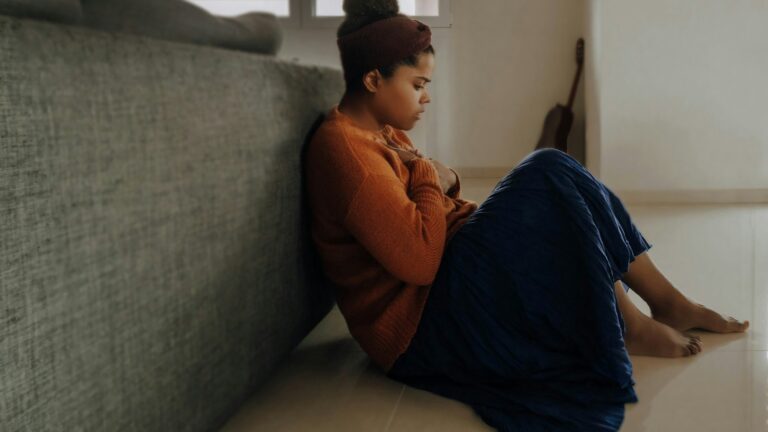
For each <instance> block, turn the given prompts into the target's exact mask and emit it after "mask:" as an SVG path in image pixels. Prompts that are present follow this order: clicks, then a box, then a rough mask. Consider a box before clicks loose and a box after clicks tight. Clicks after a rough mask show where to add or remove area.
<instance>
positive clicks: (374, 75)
mask: <svg viewBox="0 0 768 432" xmlns="http://www.w3.org/2000/svg"><path fill="white" fill-rule="evenodd" d="M381 79H382V76H381V73H380V72H379V70H378V69H374V70H372V71H370V72H368V73H366V74H365V76H363V85H364V86H365V88H366V89H368V91H369V92H371V93H376V91H377V90H378V89H379V85H381Z"/></svg>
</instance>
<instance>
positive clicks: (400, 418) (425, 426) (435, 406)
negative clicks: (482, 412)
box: [387, 386, 494, 432]
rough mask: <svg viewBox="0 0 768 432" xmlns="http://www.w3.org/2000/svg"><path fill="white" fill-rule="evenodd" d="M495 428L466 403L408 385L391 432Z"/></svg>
mask: <svg viewBox="0 0 768 432" xmlns="http://www.w3.org/2000/svg"><path fill="white" fill-rule="evenodd" d="M493 430H494V429H493V428H492V427H490V426H488V425H487V424H485V422H483V420H482V419H481V418H480V417H479V416H478V415H477V414H476V413H475V412H474V410H473V409H472V408H471V407H469V405H466V404H464V403H461V402H459V401H456V400H453V399H449V398H446V397H443V396H440V395H436V394H434V393H431V392H428V391H424V390H421V389H417V388H414V387H410V386H406V387H405V391H404V392H403V397H402V398H401V399H400V403H398V405H397V410H396V412H395V415H394V417H393V419H392V423H391V425H390V427H389V429H388V430H387V432H470V431H493Z"/></svg>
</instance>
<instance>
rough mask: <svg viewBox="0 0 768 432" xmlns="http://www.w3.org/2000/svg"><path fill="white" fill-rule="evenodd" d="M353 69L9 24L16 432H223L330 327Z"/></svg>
mask: <svg viewBox="0 0 768 432" xmlns="http://www.w3.org/2000/svg"><path fill="white" fill-rule="evenodd" d="M342 93H343V78H342V74H341V71H340V70H336V69H330V68H324V67H321V66H317V67H315V66H302V65H298V64H295V63H289V62H285V61H281V60H278V59H276V58H274V57H269V56H263V55H257V54H247V53H243V52H238V51H231V50H223V49H217V48H211V47H205V46H194V45H189V44H178V43H174V42H167V41H159V40H154V39H148V38H142V37H137V36H132V35H120V34H114V33H105V32H100V31H95V30H90V29H86V28H79V27H72V26H64V25H58V24H52V23H48V22H45V21H35V20H27V19H17V18H11V17H6V16H0V155H2V156H1V157H0V212H1V213H2V214H1V215H0V431H3V432H17V431H35V432H44V431H100V432H103V431H110V432H111V431H141V432H149V431H162V432H168V431H208V430H217V429H218V428H219V427H220V426H221V425H223V424H224V423H225V422H226V421H227V419H228V418H229V417H230V416H231V415H233V414H234V413H235V412H236V411H237V409H238V407H239V406H240V405H241V403H242V402H243V401H245V400H246V399H247V397H248V396H249V395H250V394H251V393H252V392H253V391H254V390H255V389H256V388H257V387H258V386H259V385H260V384H261V383H262V382H263V380H264V379H266V377H267V375H268V374H270V373H272V372H273V371H274V369H275V368H276V367H277V366H278V363H279V362H280V361H281V360H282V359H284V358H285V356H286V355H287V354H288V353H289V352H290V350H291V349H292V348H294V347H295V346H296V344H298V342H300V340H301V339H302V338H303V337H304V336H305V335H306V334H307V333H308V332H309V331H310V330H311V329H312V327H314V325H315V324H316V323H317V322H319V320H320V319H321V318H322V317H323V316H325V315H326V314H327V313H328V312H329V311H330V309H331V307H332V306H333V296H332V293H331V292H330V290H329V289H328V288H327V287H326V286H324V285H323V282H324V279H323V278H321V277H320V275H321V274H322V273H321V270H319V269H320V267H319V264H318V261H317V257H316V255H315V251H314V248H312V247H311V241H310V237H309V235H308V219H307V214H306V207H302V203H304V202H305V201H304V199H305V198H306V197H305V196H303V195H302V187H301V186H302V174H301V172H302V170H301V159H302V157H301V155H302V154H303V153H302V151H303V148H304V146H305V143H306V141H307V137H308V133H309V131H310V128H311V127H312V126H313V125H317V122H318V121H319V120H320V119H321V117H318V116H321V115H322V114H323V113H325V112H326V111H327V109H328V108H329V107H330V106H331V105H332V104H333V103H335V102H337V101H338V100H339V98H340V97H341V95H342Z"/></svg>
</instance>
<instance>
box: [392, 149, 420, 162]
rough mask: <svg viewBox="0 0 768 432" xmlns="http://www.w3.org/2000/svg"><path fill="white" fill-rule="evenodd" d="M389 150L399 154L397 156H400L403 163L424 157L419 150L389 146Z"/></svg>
mask: <svg viewBox="0 0 768 432" xmlns="http://www.w3.org/2000/svg"><path fill="white" fill-rule="evenodd" d="M389 148H391V149H392V150H394V151H396V152H397V155H398V156H400V160H402V161H403V163H405V162H409V161H411V160H413V159H416V158H420V157H422V155H421V153H419V151H418V150H406V149H402V148H400V147H395V146H389Z"/></svg>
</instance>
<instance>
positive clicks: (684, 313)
mask: <svg viewBox="0 0 768 432" xmlns="http://www.w3.org/2000/svg"><path fill="white" fill-rule="evenodd" d="M651 317H652V318H653V319H654V320H656V321H658V322H661V323H664V324H666V325H668V326H670V327H672V328H674V329H676V330H680V331H686V330H691V329H702V330H708V331H711V332H715V333H733V332H743V331H745V330H747V327H749V320H747V321H739V320H737V319H736V318H734V317H732V316H724V315H721V314H719V313H717V312H715V311H713V310H712V309H709V308H708V307H706V306H704V305H702V304H700V303H696V302H694V301H691V300H689V299H688V298H682V299H680V300H678V301H676V302H673V303H672V304H669V305H667V306H664V307H663V308H661V307H658V308H656V310H653V309H651Z"/></svg>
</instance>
